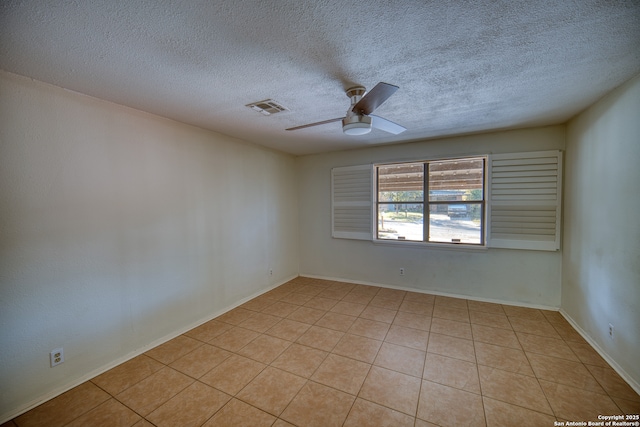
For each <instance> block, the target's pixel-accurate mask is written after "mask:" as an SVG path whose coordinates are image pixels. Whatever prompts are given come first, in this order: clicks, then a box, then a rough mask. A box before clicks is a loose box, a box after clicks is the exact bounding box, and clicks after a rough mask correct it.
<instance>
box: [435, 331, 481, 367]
mask: <svg viewBox="0 0 640 427" xmlns="http://www.w3.org/2000/svg"><path fill="white" fill-rule="evenodd" d="M427 352H429V353H436V354H440V355H442V356H448V357H453V358H456V359H461V360H466V361H467V362H473V363H475V362H476V354H475V351H474V349H473V341H471V340H465V339H462V338H456V337H451V336H449V335H442V334H434V333H431V335H429V345H428V347H427Z"/></svg>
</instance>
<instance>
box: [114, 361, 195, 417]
mask: <svg viewBox="0 0 640 427" xmlns="http://www.w3.org/2000/svg"><path fill="white" fill-rule="evenodd" d="M193 382H194V379H193V378H190V377H188V376H186V375H184V374H182V373H180V372H178V371H176V370H175V369H171V368H167V367H165V368H162V369H161V370H159V371H158V372H156V373H155V374H152V375H151V376H149V377H147V378H145V379H144V380H142V381H140V382H139V383H137V384H135V385H133V386H131V387H129V388H128V389H126V390H125V391H123V392H122V393H120V394H118V395H116V396H115V397H116V399H118V400H119V401H120V402H122V403H124V404H125V405H127V406H128V407H129V408H131V409H133V410H134V411H136V412H137V413H138V414H140V415H142V416H146V415H148V414H150V413H151V412H153V410H155V409H156V408H157V407H159V406H160V405H162V404H163V403H165V402H166V401H168V400H169V399H171V398H172V397H173V396H175V395H176V394H178V393H179V392H181V391H182V390H184V389H185V388H187V387H188V386H189V385H191V384H193Z"/></svg>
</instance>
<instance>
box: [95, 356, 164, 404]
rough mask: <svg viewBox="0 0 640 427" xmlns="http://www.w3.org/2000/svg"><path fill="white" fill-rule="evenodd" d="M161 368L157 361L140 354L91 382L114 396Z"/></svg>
mask: <svg viewBox="0 0 640 427" xmlns="http://www.w3.org/2000/svg"><path fill="white" fill-rule="evenodd" d="M163 367H164V365H163V364H162V363H160V362H158V361H157V360H155V359H152V358H150V357H149V356H146V355H144V354H141V355H140V356H137V357H134V358H133V359H131V360H128V361H126V362H124V363H123V364H121V365H118V366H116V367H115V368H113V369H110V370H108V371H107V372H105V373H103V374H100V375H98V376H97V377H95V378H93V379H92V380H91V382H93V383H94V384H96V385H98V387H100V388H101V389H103V390H105V391H106V392H107V393H110V394H111V395H112V396H115V395H116V394H118V393H120V392H122V391H124V390H126V389H127V388H129V387H131V386H132V385H134V384H136V383H138V382H140V381H142V380H143V379H145V378H147V377H148V376H149V375H151V374H153V373H154V372H158V371H159V370H160V369H162V368H163Z"/></svg>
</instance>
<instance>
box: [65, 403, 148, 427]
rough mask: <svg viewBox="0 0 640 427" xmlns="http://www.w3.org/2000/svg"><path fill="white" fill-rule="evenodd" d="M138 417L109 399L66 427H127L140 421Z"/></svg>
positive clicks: (120, 404)
mask: <svg viewBox="0 0 640 427" xmlns="http://www.w3.org/2000/svg"><path fill="white" fill-rule="evenodd" d="M141 419H142V418H141V417H140V415H138V414H136V413H135V412H133V411H132V410H131V409H129V408H127V407H126V406H124V405H123V404H122V403H120V402H118V401H117V400H115V399H109V400H107V401H106V402H104V403H102V404H101V405H100V406H98V407H96V408H94V409H92V410H90V411H89V412H87V413H85V414H84V415H81V416H80V417H78V418H76V419H75V420H73V422H71V423H69V424H67V425H66V427H86V426H91V427H129V426H132V425H134V424H135V423H137V422H138V421H140V420H141Z"/></svg>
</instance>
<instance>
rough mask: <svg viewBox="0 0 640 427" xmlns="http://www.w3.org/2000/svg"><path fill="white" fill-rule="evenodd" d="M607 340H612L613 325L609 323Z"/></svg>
mask: <svg viewBox="0 0 640 427" xmlns="http://www.w3.org/2000/svg"><path fill="white" fill-rule="evenodd" d="M609 338H611V339H613V325H612V324H611V323H609Z"/></svg>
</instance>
